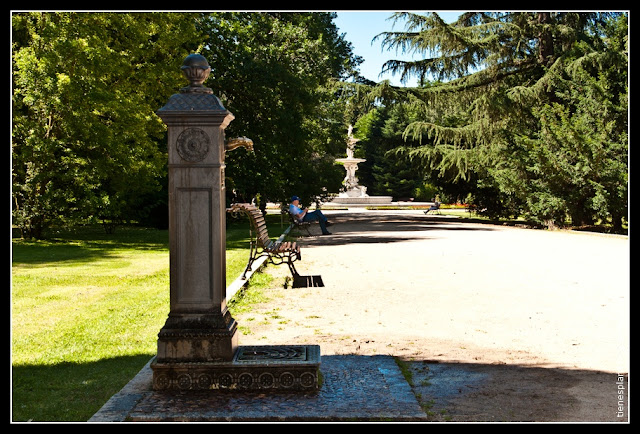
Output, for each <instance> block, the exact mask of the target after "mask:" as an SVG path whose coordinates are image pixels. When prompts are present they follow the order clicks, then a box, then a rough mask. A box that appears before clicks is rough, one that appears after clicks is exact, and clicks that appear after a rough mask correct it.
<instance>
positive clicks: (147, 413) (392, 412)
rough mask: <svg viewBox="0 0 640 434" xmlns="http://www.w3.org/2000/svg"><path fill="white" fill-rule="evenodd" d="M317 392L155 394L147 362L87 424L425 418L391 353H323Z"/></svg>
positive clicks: (409, 419) (402, 419) (417, 419)
mask: <svg viewBox="0 0 640 434" xmlns="http://www.w3.org/2000/svg"><path fill="white" fill-rule="evenodd" d="M320 372H321V375H322V380H323V382H322V387H321V388H320V390H319V391H317V392H304V393H301V392H298V393H289V392H274V393H256V392H252V393H243V392H235V391H231V392H230V391H226V392H224V391H206V392H173V393H168V392H157V391H153V390H152V389H151V369H150V367H149V365H147V366H145V367H144V368H143V369H142V370H141V371H140V373H139V374H138V375H137V376H136V378H134V379H133V380H132V381H131V382H130V383H129V384H128V385H127V386H125V388H123V389H122V390H121V391H120V392H119V393H118V394H116V395H114V397H112V398H111V400H109V402H107V403H106V404H105V405H104V407H103V408H102V409H101V410H100V411H99V412H98V413H96V414H95V415H94V416H93V417H92V418H91V419H90V422H113V421H134V422H158V421H168V422H171V421H187V422H188V421H194V422H196V421H197V422H203V421H212V422H214V421H237V422H252V421H273V422H283V421H309V422H311V421H315V422H334V421H406V422H409V421H426V420H427V415H426V414H425V413H424V412H423V411H422V409H421V408H420V406H419V404H418V402H417V400H416V397H415V395H414V394H413V393H412V391H411V387H410V386H409V384H408V383H407V382H406V380H405V379H404V377H403V376H402V373H401V372H400V369H399V368H398V366H397V364H396V363H395V360H394V359H393V357H391V356H355V355H344V356H342V355H341V356H322V361H321V366H320Z"/></svg>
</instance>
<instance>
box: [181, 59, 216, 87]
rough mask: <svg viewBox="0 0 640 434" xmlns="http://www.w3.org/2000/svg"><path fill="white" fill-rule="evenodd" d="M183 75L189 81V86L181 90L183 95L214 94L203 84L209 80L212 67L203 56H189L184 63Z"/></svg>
mask: <svg viewBox="0 0 640 434" xmlns="http://www.w3.org/2000/svg"><path fill="white" fill-rule="evenodd" d="M180 69H182V73H183V74H184V76H185V77H186V79H187V80H189V86H188V87H184V88H182V89H180V91H181V92H183V93H192V92H195V93H213V92H212V90H211V89H209V88H208V87H205V86H204V85H203V84H202V83H204V81H205V80H206V79H207V78H209V73H211V66H209V62H207V59H205V57H204V56H203V55H201V54H189V55H188V56H187V57H186V58H185V59H184V61H183V62H182V67H181V68H180Z"/></svg>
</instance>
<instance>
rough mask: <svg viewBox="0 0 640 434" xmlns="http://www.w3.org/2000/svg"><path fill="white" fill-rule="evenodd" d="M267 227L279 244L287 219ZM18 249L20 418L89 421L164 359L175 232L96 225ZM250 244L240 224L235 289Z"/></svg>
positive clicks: (235, 238)
mask: <svg viewBox="0 0 640 434" xmlns="http://www.w3.org/2000/svg"><path fill="white" fill-rule="evenodd" d="M267 222H268V225H269V228H270V235H271V236H272V237H273V238H276V237H277V236H279V234H280V233H281V232H282V230H284V228H283V227H281V225H280V217H279V216H277V215H274V216H267ZM12 244H13V256H12V273H11V277H12V285H11V357H12V367H13V369H12V420H13V421H29V420H31V421H86V420H88V419H89V418H90V417H91V416H92V415H93V414H94V413H95V412H96V411H98V410H99V409H100V407H102V405H103V404H104V403H105V402H106V401H107V400H108V399H109V398H110V397H111V396H112V395H113V394H115V393H116V392H118V391H119V390H120V389H121V388H122V387H123V386H124V385H125V384H127V383H128V382H129V380H131V379H132V378H133V377H134V376H135V375H136V374H137V373H138V371H139V370H140V369H141V368H142V367H143V366H144V365H145V364H146V363H147V362H148V361H149V359H150V358H151V357H153V355H155V353H156V343H157V334H158V332H159V331H160V328H162V326H163V325H164V322H165V320H166V318H167V314H168V312H169V249H168V232H167V231H160V230H155V229H147V228H139V227H123V228H119V229H118V230H117V231H116V232H115V234H110V235H108V234H105V233H104V231H103V230H102V228H100V227H88V228H82V229H77V230H75V231H65V232H59V233H57V234H55V235H53V236H52V237H50V238H49V239H48V240H47V241H26V240H13V243H12ZM248 245H249V229H248V221H247V220H243V221H240V222H231V223H230V224H229V225H228V229H227V284H229V283H231V282H232V281H233V280H234V279H235V278H236V277H238V276H239V275H240V273H241V272H242V271H243V270H244V267H245V266H246V263H247V258H248V253H249V251H248Z"/></svg>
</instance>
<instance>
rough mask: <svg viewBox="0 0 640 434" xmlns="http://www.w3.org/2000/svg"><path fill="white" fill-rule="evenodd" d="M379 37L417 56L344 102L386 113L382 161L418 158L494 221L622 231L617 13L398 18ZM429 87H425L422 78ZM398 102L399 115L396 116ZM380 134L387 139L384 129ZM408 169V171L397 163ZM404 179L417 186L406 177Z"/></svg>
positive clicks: (622, 45) (623, 134)
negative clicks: (394, 80) (415, 81)
mask: <svg viewBox="0 0 640 434" xmlns="http://www.w3.org/2000/svg"><path fill="white" fill-rule="evenodd" d="M394 18H395V19H396V20H399V21H402V20H404V21H405V22H406V25H407V27H406V31H401V32H387V33H384V34H382V35H380V37H381V38H382V40H383V43H384V44H385V45H386V46H387V47H388V48H390V49H400V50H404V51H407V52H413V53H417V54H422V55H423V58H422V59H419V60H415V61H395V60H391V61H388V62H387V64H386V65H385V67H386V69H388V70H391V71H395V72H397V73H400V74H401V77H403V78H406V77H408V76H411V75H417V76H419V78H420V80H421V83H422V85H421V86H419V87H417V88H406V87H402V88H398V87H393V86H390V85H389V83H388V82H383V83H380V84H378V85H375V86H371V85H369V86H363V85H358V86H352V90H351V91H350V93H349V95H350V96H352V97H354V98H355V99H357V100H359V102H360V106H359V107H360V109H361V110H362V107H363V104H369V105H370V106H372V107H375V110H377V111H379V112H380V111H381V109H380V107H381V106H384V107H385V108H386V109H387V112H386V113H388V116H390V117H389V120H388V122H393V123H395V124H396V127H395V128H397V129H395V131H396V132H401V133H402V135H403V139H404V140H405V143H404V144H402V143H401V142H400V141H396V146H395V147H393V148H392V150H389V149H388V144H386V143H382V144H381V145H380V149H382V150H385V149H386V155H387V156H389V155H393V154H395V155H402V156H404V157H405V158H406V159H407V160H409V161H412V162H414V163H415V162H418V163H419V164H420V166H421V167H422V169H423V173H424V176H425V178H424V180H425V181H426V182H427V183H431V184H432V185H439V186H440V187H441V188H442V189H443V191H444V190H448V193H449V194H452V193H456V194H457V196H458V198H459V199H461V200H467V199H468V200H470V202H472V204H473V205H474V206H475V207H476V208H477V209H478V210H480V211H482V212H484V213H486V214H489V215H492V216H513V215H523V216H526V217H527V218H530V219H533V220H535V221H538V222H540V223H541V224H546V225H547V226H561V225H566V224H572V225H575V226H578V225H591V224H594V223H596V222H598V221H601V222H604V223H606V224H610V225H612V227H613V229H614V230H616V231H620V230H621V229H622V227H623V224H624V223H625V222H626V217H627V213H628V209H627V202H628V185H627V184H628V182H627V181H628V180H627V173H628V164H627V159H628V137H627V129H628V120H627V114H628V113H627V111H628V102H627V101H628V77H627V69H628V46H627V44H628V28H627V16H626V15H625V14H621V13H570V12H563V13H545V12H539V13H525V12H517V13H516V12H511V13H463V14H461V16H460V17H459V19H458V20H457V21H456V22H454V23H451V24H447V23H445V22H444V21H442V20H441V19H440V17H439V16H438V15H437V14H435V13H428V14H425V15H421V14H411V13H403V14H396V15H395V16H394ZM430 80H431V81H430ZM398 105H403V106H405V107H406V108H405V109H404V111H405V113H407V116H405V117H404V122H397V121H396V120H394V119H393V118H392V115H393V113H394V111H395V110H397V108H396V107H397V106H398ZM386 136H387V137H391V136H392V133H390V132H387V134H386ZM405 164H408V163H405ZM412 182H417V180H415V179H413V180H412Z"/></svg>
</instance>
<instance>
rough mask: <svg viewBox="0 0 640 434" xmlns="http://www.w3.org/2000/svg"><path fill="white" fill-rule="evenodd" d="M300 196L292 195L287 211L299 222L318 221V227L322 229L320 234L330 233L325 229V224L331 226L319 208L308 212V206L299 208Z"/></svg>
mask: <svg viewBox="0 0 640 434" xmlns="http://www.w3.org/2000/svg"><path fill="white" fill-rule="evenodd" d="M299 205H300V198H299V197H298V196H293V197H292V198H291V203H290V204H289V213H291V215H292V216H293V217H294V218H296V219H298V220H299V221H301V222H314V221H316V220H317V221H318V223H319V224H320V229H321V230H322V235H331V232H329V231H328V230H327V226H331V223H329V221H328V220H327V218H326V217H325V215H324V214H322V211H320V210H319V209H317V210H315V211H312V212H309V209H308V208H304V209H300V206H299Z"/></svg>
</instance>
